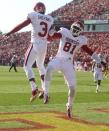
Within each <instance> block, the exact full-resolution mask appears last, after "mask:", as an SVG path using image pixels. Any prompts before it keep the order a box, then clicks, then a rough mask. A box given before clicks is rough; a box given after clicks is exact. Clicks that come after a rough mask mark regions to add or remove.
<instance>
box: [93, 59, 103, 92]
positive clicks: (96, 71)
mask: <svg viewBox="0 0 109 131" xmlns="http://www.w3.org/2000/svg"><path fill="white" fill-rule="evenodd" d="M92 72H93V77H94V81H95V82H96V84H97V85H96V93H98V92H99V90H100V85H101V80H102V79H103V74H102V64H101V63H97V62H96V61H93V64H92Z"/></svg>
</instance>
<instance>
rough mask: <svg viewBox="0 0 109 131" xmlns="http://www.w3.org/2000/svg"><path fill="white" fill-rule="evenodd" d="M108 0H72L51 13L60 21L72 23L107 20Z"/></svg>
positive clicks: (108, 14)
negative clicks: (77, 20) (79, 20)
mask: <svg viewBox="0 0 109 131" xmlns="http://www.w3.org/2000/svg"><path fill="white" fill-rule="evenodd" d="M108 12H109V1H108V0H73V1H72V2H70V3H68V4H66V5H65V6H63V7H61V8H59V9H58V10H56V11H53V12H52V13H51V15H52V16H54V17H56V18H57V19H58V20H60V21H64V22H72V21H73V20H74V19H78V18H79V19H84V20H89V19H99V18H102V19H103V18H104V19H108V18H109V13H108Z"/></svg>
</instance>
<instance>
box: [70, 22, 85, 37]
mask: <svg viewBox="0 0 109 131" xmlns="http://www.w3.org/2000/svg"><path fill="white" fill-rule="evenodd" d="M83 30H84V24H83V23H82V22H80V21H77V22H74V23H73V24H72V25H71V27H70V31H71V33H72V35H73V36H75V37H77V36H79V35H80V33H81V32H82V31H83Z"/></svg>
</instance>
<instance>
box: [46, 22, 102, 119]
mask: <svg viewBox="0 0 109 131" xmlns="http://www.w3.org/2000/svg"><path fill="white" fill-rule="evenodd" d="M83 30H84V24H83V23H81V22H80V21H77V22H74V23H73V24H72V25H71V28H70V30H68V29H67V28H61V29H60V30H59V31H58V32H56V33H54V35H53V36H52V37H51V39H60V43H59V49H58V52H57V55H56V57H55V58H54V59H53V60H52V61H50V63H49V64H48V66H47V69H46V75H45V82H44V103H45V104H46V103H48V101H49V84H50V81H51V77H52V73H53V72H54V71H61V72H62V73H63V74H64V77H65V79H66V80H67V84H68V90H69V91H68V102H67V104H66V106H67V116H68V117H69V118H71V116H72V106H73V101H74V96H75V93H76V77H75V70H74V67H73V57H74V55H75V53H76V52H77V51H78V49H79V48H82V49H83V50H84V51H85V52H87V53H88V54H89V55H90V56H91V57H92V59H95V60H96V61H97V62H100V59H99V58H98V56H97V54H96V53H94V52H93V51H92V50H90V48H88V47H87V44H88V42H87V41H88V39H87V38H86V37H85V36H83V35H81V32H82V31H83Z"/></svg>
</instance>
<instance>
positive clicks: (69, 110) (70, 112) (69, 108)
mask: <svg viewBox="0 0 109 131" xmlns="http://www.w3.org/2000/svg"><path fill="white" fill-rule="evenodd" d="M66 106H67V116H68V118H72V107H71V106H68V104H66Z"/></svg>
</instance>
